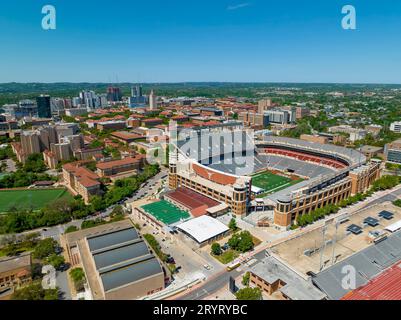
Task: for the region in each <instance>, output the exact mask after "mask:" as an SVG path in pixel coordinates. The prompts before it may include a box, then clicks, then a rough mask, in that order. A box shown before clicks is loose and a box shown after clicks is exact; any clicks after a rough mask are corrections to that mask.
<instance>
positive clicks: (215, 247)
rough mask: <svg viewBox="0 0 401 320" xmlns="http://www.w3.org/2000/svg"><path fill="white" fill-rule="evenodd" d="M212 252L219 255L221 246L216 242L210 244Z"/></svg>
mask: <svg viewBox="0 0 401 320" xmlns="http://www.w3.org/2000/svg"><path fill="white" fill-rule="evenodd" d="M212 254H213V255H215V256H219V255H221V246H220V244H218V243H217V242H215V243H213V244H212Z"/></svg>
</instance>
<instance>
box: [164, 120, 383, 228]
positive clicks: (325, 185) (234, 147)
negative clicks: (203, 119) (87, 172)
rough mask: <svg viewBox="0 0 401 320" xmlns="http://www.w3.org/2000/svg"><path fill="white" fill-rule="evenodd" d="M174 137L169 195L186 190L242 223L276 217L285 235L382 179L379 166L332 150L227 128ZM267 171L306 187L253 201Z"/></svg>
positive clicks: (348, 151)
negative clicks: (256, 178) (257, 179)
mask: <svg viewBox="0 0 401 320" xmlns="http://www.w3.org/2000/svg"><path fill="white" fill-rule="evenodd" d="M170 133H171V136H172V137H173V138H171V139H170V144H171V147H170V156H169V167H170V172H169V187H170V189H173V190H174V189H177V188H188V189H190V190H193V191H195V192H198V193H200V194H202V195H204V196H206V197H209V198H211V199H214V200H217V201H220V202H223V203H225V204H227V205H228V206H229V207H230V209H231V211H232V212H233V213H234V214H235V215H238V216H242V217H245V216H247V215H249V214H251V213H252V212H258V211H260V212H267V211H270V212H274V213H273V221H274V225H275V226H276V227H278V228H282V229H288V228H289V227H290V226H291V225H292V224H294V222H295V221H296V220H297V218H298V216H299V215H303V214H308V213H310V212H312V211H314V210H316V209H318V208H322V207H324V206H327V205H330V204H338V203H339V202H340V201H342V200H344V199H346V198H348V197H350V196H351V195H354V194H357V193H361V192H365V191H367V190H368V188H369V187H370V186H371V184H372V183H373V182H374V181H375V180H376V179H377V178H379V177H380V168H381V162H380V161H370V162H368V161H367V159H366V157H365V156H364V155H363V154H362V153H360V152H358V151H355V150H353V149H347V148H343V147H338V146H334V145H327V144H319V143H311V142H307V141H303V140H298V139H291V138H284V137H271V136H266V137H263V140H255V139H254V136H253V133H252V131H248V130H245V129H243V128H242V127H240V126H231V125H229V124H227V126H224V125H222V126H218V127H210V128H201V129H191V130H189V131H188V130H185V131H184V132H172V131H171V132H170ZM267 170H269V171H275V172H282V173H283V174H289V173H290V174H291V175H296V176H298V177H302V178H303V181H302V182H300V183H296V184H291V185H289V186H288V187H285V188H283V189H280V190H278V191H277V192H271V193H269V194H266V195H265V196H263V197H255V194H253V193H252V176H253V175H254V174H255V173H258V172H263V171H267Z"/></svg>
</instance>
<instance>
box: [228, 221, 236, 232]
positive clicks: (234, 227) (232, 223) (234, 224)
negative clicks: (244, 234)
mask: <svg viewBox="0 0 401 320" xmlns="http://www.w3.org/2000/svg"><path fill="white" fill-rule="evenodd" d="M228 227H229V228H230V230H232V231H234V232H235V231H237V229H238V226H237V221H236V220H235V219H234V218H232V219H231V220H230V223H229V224H228Z"/></svg>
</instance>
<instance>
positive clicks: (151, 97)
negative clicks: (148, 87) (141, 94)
mask: <svg viewBox="0 0 401 320" xmlns="http://www.w3.org/2000/svg"><path fill="white" fill-rule="evenodd" d="M149 109H150V110H156V109H157V97H156V95H155V93H154V92H153V90H152V91H151V92H150V95H149Z"/></svg>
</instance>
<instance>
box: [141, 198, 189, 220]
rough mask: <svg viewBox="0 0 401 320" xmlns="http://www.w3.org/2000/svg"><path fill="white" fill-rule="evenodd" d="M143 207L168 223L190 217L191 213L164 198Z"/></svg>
mask: <svg viewBox="0 0 401 320" xmlns="http://www.w3.org/2000/svg"><path fill="white" fill-rule="evenodd" d="M142 209H143V210H145V211H146V212H147V213H149V214H151V215H152V216H154V217H155V218H156V219H157V220H159V221H161V222H163V223H164V224H167V225H169V224H173V223H176V222H178V221H180V220H181V219H184V220H185V219H188V218H189V217H190V215H189V213H187V212H185V211H183V210H181V209H179V208H177V207H176V206H174V205H173V204H171V203H170V202H167V201H164V200H162V201H158V202H154V203H151V204H147V205H145V206H142Z"/></svg>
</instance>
